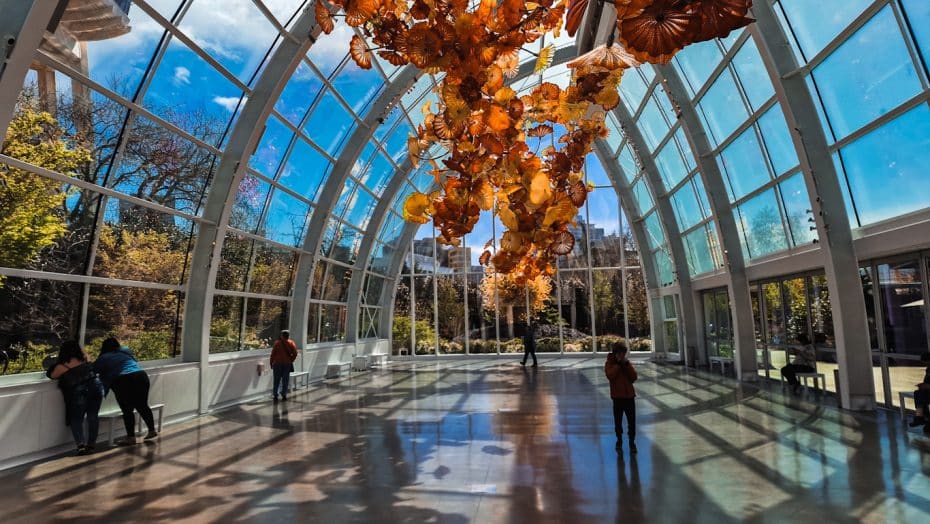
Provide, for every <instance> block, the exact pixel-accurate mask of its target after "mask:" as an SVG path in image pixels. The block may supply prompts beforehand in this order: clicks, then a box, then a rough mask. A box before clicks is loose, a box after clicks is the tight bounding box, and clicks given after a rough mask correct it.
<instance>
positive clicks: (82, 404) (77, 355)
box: [45, 340, 103, 455]
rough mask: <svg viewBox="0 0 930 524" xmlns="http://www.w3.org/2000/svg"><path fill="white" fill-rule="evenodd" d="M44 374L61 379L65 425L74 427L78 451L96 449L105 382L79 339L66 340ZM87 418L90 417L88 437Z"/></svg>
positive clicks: (89, 451)
mask: <svg viewBox="0 0 930 524" xmlns="http://www.w3.org/2000/svg"><path fill="white" fill-rule="evenodd" d="M45 375H46V376H47V377H48V378H50V379H53V380H57V381H58V388H59V389H60V390H61V394H62V395H63V396H64V399H65V424H66V425H68V426H70V427H71V435H72V436H73V437H74V442H75V444H76V445H77V454H78V455H86V454H88V453H91V452H93V451H94V447H95V446H96V443H97V431H98V428H99V427H100V423H99V420H98V418H97V413H98V412H99V411H100V404H101V402H103V384H101V383H100V380H99V379H98V378H97V374H96V373H95V372H94V367H93V364H91V363H90V362H89V359H88V357H87V353H85V352H84V350H83V349H82V348H81V346H80V344H78V343H77V342H75V341H73V340H69V341H67V342H65V343H64V344H62V345H61V349H60V351H59V352H58V358H57V359H55V361H54V362H52V364H51V365H50V366H49V367H48V370H46V372H45ZM84 419H87V435H86V438H85V435H84Z"/></svg>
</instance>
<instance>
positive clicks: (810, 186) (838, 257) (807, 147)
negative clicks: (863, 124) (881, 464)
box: [749, 2, 875, 411]
mask: <svg viewBox="0 0 930 524" xmlns="http://www.w3.org/2000/svg"><path fill="white" fill-rule="evenodd" d="M752 14H753V17H754V18H755V19H756V23H755V24H753V25H751V26H750V27H749V31H750V32H751V34H752V38H753V40H754V41H755V42H756V45H757V46H758V48H759V53H760V54H761V55H762V61H763V62H764V63H765V66H766V69H767V70H768V73H769V76H770V77H771V78H772V84H773V85H774V86H775V95H776V97H777V98H778V101H779V103H780V105H781V108H782V111H783V112H784V114H785V120H786V121H787V123H788V127H789V129H791V130H792V132H791V137H792V139H793V141H794V145H795V148H796V149H797V152H798V158H799V160H800V161H801V171H802V173H803V175H804V183H805V185H806V186H807V192H808V194H809V195H810V205H811V209H812V210H813V211H814V213H813V215H814V221H815V223H816V225H817V235H818V237H819V239H820V248H821V251H822V252H823V258H824V272H825V273H826V277H827V286H828V288H829V290H830V303H831V308H832V310H833V329H834V333H835V336H836V359H837V363H838V364H839V376H840V383H839V390H840V394H841V398H840V402H841V406H842V407H843V408H845V409H852V410H862V411H865V410H872V409H874V408H875V386H874V379H873V375H872V355H871V348H870V347H869V330H868V320H867V318H868V317H867V315H866V310H865V300H864V295H863V292H862V281H861V280H860V276H859V261H858V259H857V258H856V252H855V249H854V246H853V237H852V230H851V226H850V223H849V215H848V214H847V211H846V205H845V203H844V201H843V194H842V191H841V189H840V181H839V177H838V174H837V172H836V168H835V167H834V165H833V159H832V158H831V156H830V152H829V149H828V143H827V137H826V134H825V133H824V130H823V127H822V126H821V124H820V120H819V118H818V116H817V107H816V105H815V103H814V97H813V94H812V93H811V92H810V90H809V88H808V86H807V82H806V78H805V77H806V75H805V74H803V73H799V68H800V64H798V63H797V60H796V58H795V56H794V53H793V52H792V50H791V46H790V44H789V42H788V38H787V36H786V35H785V32H784V30H783V28H782V27H781V24H780V23H779V21H778V17H777V16H776V14H775V11H774V9H773V7H772V6H771V4H770V3H769V2H756V3H755V5H754V6H753V9H752Z"/></svg>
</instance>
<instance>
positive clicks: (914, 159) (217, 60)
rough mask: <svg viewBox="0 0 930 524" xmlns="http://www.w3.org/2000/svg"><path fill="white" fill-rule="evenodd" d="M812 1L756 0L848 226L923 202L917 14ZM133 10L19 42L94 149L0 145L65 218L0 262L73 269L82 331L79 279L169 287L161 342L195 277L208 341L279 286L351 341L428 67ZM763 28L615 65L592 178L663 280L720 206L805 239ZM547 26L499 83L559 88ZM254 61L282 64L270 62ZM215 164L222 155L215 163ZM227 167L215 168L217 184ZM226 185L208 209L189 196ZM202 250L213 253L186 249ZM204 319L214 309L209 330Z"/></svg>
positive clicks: (317, 329) (289, 13)
mask: <svg viewBox="0 0 930 524" xmlns="http://www.w3.org/2000/svg"><path fill="white" fill-rule="evenodd" d="M809 4H810V3H809V2H804V1H801V0H779V1H775V2H772V6H773V8H774V10H775V13H776V15H777V17H778V22H779V24H780V30H781V31H782V32H783V34H784V36H785V37H786V38H787V39H788V41H789V43H790V45H791V46H792V50H793V54H794V57H795V60H796V62H797V68H796V71H795V72H794V73H793V74H794V75H800V76H802V77H803V78H804V79H805V81H806V84H807V86H808V89H809V92H810V93H811V94H812V95H813V97H814V100H815V102H816V105H817V109H818V111H819V120H820V122H821V124H822V129H823V131H824V133H825V134H826V136H827V141H828V149H829V154H830V155H831V157H832V158H833V159H834V164H835V169H836V172H837V175H838V177H839V181H840V187H841V189H842V192H843V197H844V199H845V203H846V209H847V211H848V218H849V221H850V223H851V225H852V227H853V228H860V227H873V228H874V227H881V225H882V224H884V223H886V222H888V221H890V220H898V219H900V217H902V216H905V215H908V214H912V213H919V212H923V211H925V210H926V209H927V208H928V207H930V196H928V193H927V191H925V187H926V180H927V177H926V170H925V166H926V165H928V164H930V80H928V76H930V75H928V65H927V61H928V57H930V29H928V28H930V8H928V7H927V3H926V2H922V1H919V0H876V1H868V0H855V1H847V0H825V1H823V2H820V3H818V4H817V5H816V6H812V5H809ZM818 15H821V16H818ZM129 18H130V20H131V25H132V30H131V31H130V32H129V33H127V34H125V35H123V36H119V37H116V38H112V39H109V40H101V41H95V42H86V43H81V44H79V45H77V46H75V47H73V48H72V49H70V50H68V49H64V48H62V47H60V46H59V47H54V46H51V45H47V46H43V47H42V48H41V49H39V50H38V51H37V53H36V56H35V61H34V63H33V66H32V72H30V74H29V75H28V76H27V78H26V84H25V91H24V92H25V93H26V95H27V96H32V97H33V98H34V99H35V100H37V101H38V103H39V104H41V107H44V108H46V109H50V110H51V112H52V113H54V114H55V115H56V116H57V118H58V119H59V121H60V123H61V125H62V127H63V128H64V133H65V135H66V136H67V137H68V139H69V141H70V143H72V144H83V145H84V146H86V147H87V148H88V149H89V150H90V151H91V153H92V155H93V159H94V160H93V161H92V162H90V165H89V166H88V167H83V168H81V169H78V170H76V171H77V176H75V177H71V176H69V175H66V174H63V173H60V172H58V170H56V169H55V167H54V166H52V167H47V166H43V165H37V164H36V163H34V162H31V161H30V160H29V158H27V157H22V158H15V157H16V155H15V154H11V155H9V156H5V157H3V158H0V160H2V161H3V162H5V163H6V164H8V165H9V166H11V167H15V168H18V169H24V170H26V171H29V172H31V173H32V174H33V175H35V176H38V177H41V178H42V179H46V180H52V181H54V184H55V185H56V187H59V188H67V189H68V192H67V193H66V194H67V198H66V199H65V201H64V202H63V204H62V206H63V211H62V213H63V216H64V215H67V216H68V217H69V218H68V223H67V227H68V231H69V235H70V236H69V238H71V239H73V240H74V241H73V242H71V243H70V244H69V245H68V246H66V248H65V247H62V246H61V245H60V244H61V242H58V243H57V244H56V246H58V247H57V248H56V249H59V251H61V252H56V253H55V254H54V256H52V255H51V254H49V253H50V250H53V249H52V248H51V247H50V248H48V249H46V252H45V253H44V254H40V255H41V256H40V255H36V256H31V257H25V258H23V259H21V260H13V261H12V262H7V263H6V265H7V266H9V267H4V268H0V271H2V274H3V275H6V278H8V279H21V280H23V282H27V281H29V280H30V279H37V280H44V279H50V280H55V281H60V282H70V283H71V284H73V286H72V287H73V288H74V289H78V291H74V289H71V290H64V291H62V293H64V294H66V295H67V294H69V293H70V294H73V295H75V296H74V297H72V298H69V300H70V302H69V304H71V305H75V306H76V307H77V310H79V311H82V312H84V313H83V315H82V317H86V318H82V319H81V320H80V321H79V324H80V331H81V333H82V335H83V336H84V337H85V338H88V337H92V336H94V335H95V334H96V333H98V332H105V331H107V330H109V329H111V328H113V326H110V325H108V324H107V320H106V318H108V317H107V315H106V314H105V312H102V311H97V310H96V309H95V307H96V306H95V305H94V304H95V302H94V301H95V298H94V297H96V296H98V294H99V295H100V296H103V295H104V294H105V291H107V290H109V289H111V288H112V287H114V286H116V287H119V288H133V289H134V288H138V289H142V290H144V294H145V295H146V296H147V297H149V299H153V298H152V297H155V298H157V299H158V300H160V301H169V302H171V303H173V304H175V307H174V309H173V310H172V309H171V308H170V307H166V308H165V313H164V314H163V315H162V316H161V317H159V318H158V319H157V322H156V321H155V320H152V321H153V322H156V323H159V325H163V328H164V331H165V332H167V333H173V334H174V336H173V337H168V338H170V339H171V344H172V348H174V349H172V352H173V353H176V352H177V348H178V347H179V345H180V342H179V338H178V336H177V333H179V332H180V329H181V325H182V319H183V317H184V304H185V300H187V299H188V297H189V296H190V293H191V291H192V290H193V287H191V285H190V282H191V280H192V279H193V280H200V279H207V281H208V285H207V291H206V293H207V294H206V295H205V296H206V297H207V298H208V299H212V300H213V309H214V322H213V324H215V325H214V327H213V328H211V343H212V342H215V343H216V347H211V350H214V351H223V350H226V349H229V348H238V347H260V346H262V345H265V344H266V342H267V341H266V339H267V336H266V334H267V332H269V328H268V326H270V325H272V324H274V323H277V324H282V323H287V322H285V321H282V319H286V318H288V317H289V316H291V315H292V314H294V313H293V312H294V311H304V306H303V305H299V304H294V303H293V302H294V299H295V297H305V298H306V302H307V303H308V304H311V305H310V306H308V307H309V312H307V318H308V320H307V325H308V326H309V333H310V335H309V339H310V340H311V341H313V340H319V341H326V340H343V339H346V338H348V339H350V340H351V339H353V338H354V337H355V333H348V334H347V333H346V332H345V329H346V328H345V326H346V325H348V326H349V329H351V328H352V326H354V324H353V321H351V320H350V321H348V322H346V321H345V319H346V318H350V319H351V318H357V317H358V316H359V308H361V307H362V306H365V307H368V308H372V307H374V308H377V307H382V306H384V305H385V304H387V302H386V301H387V300H389V298H387V297H389V295H390V290H391V289H393V287H392V286H393V282H394V281H395V280H396V279H397V275H398V273H399V272H400V271H401V270H402V265H403V264H402V263H400V262H398V261H399V260H400V259H401V258H402V257H403V256H404V255H405V253H406V252H407V251H408V249H409V243H410V241H411V239H412V238H413V237H414V236H415V235H416V233H415V231H414V230H415V228H414V227H413V226H412V225H409V224H406V223H405V222H404V221H403V220H402V218H401V212H400V208H401V206H402V203H403V200H404V198H405V197H406V195H408V194H410V193H411V192H413V191H428V190H429V189H430V188H431V187H432V185H433V184H434V180H433V177H432V175H431V174H430V172H429V166H428V165H423V166H420V167H419V168H418V169H412V168H411V166H410V164H409V161H408V160H407V153H406V139H407V137H408V136H409V135H410V133H411V131H412V130H413V129H415V128H416V126H417V125H418V123H419V122H421V121H422V118H423V114H422V112H421V110H420V108H421V107H422V105H423V103H424V102H425V101H426V100H429V99H430V98H431V97H435V95H434V94H433V93H432V91H431V90H432V88H433V86H434V85H435V82H436V79H435V78H433V77H432V76H429V75H418V74H416V73H415V72H414V71H412V70H411V69H406V68H396V67H393V66H391V65H390V64H386V63H384V62H382V61H380V59H378V60H377V61H376V63H375V66H374V67H373V69H372V70H370V71H364V70H360V69H359V68H358V67H357V66H356V65H355V64H354V62H353V61H352V60H351V59H349V57H348V54H347V50H348V41H349V39H350V38H351V36H352V35H353V32H352V30H351V28H348V27H346V26H345V25H344V24H339V25H337V29H336V31H335V32H334V33H333V34H331V35H321V34H319V35H318V34H317V33H318V30H316V29H315V28H314V25H315V24H314V23H313V22H312V2H306V1H300V0H223V1H219V0H137V1H135V2H133V3H132V6H131V8H130V11H129ZM308 28H309V29H308ZM308 33H310V34H311V35H312V36H309V37H308ZM771 36H772V35H765V34H762V33H761V32H760V30H759V28H758V26H750V27H749V28H746V29H744V30H741V31H736V32H734V33H732V34H731V35H730V36H729V37H728V38H726V39H723V40H715V41H709V42H704V43H701V44H697V45H693V46H690V47H688V48H687V49H685V50H684V51H682V52H681V53H680V54H679V55H678V56H676V58H675V59H674V60H673V61H672V63H671V64H669V65H668V66H663V67H657V68H654V67H651V66H648V67H642V68H640V69H637V70H630V71H628V73H627V74H626V76H625V77H624V80H623V82H622V85H621V87H620V92H621V99H622V104H621V107H620V108H618V109H617V110H615V111H613V112H612V113H611V114H610V115H609V116H608V125H609V127H610V128H611V131H612V132H611V135H610V137H608V138H607V139H606V140H605V143H604V144H603V147H602V150H603V151H606V152H607V154H606V155H604V156H603V157H602V159H603V160H604V162H605V165H604V166H603V168H602V169H601V170H600V171H599V172H602V173H604V176H605V179H604V183H603V184H601V183H598V185H604V186H605V187H608V186H613V187H615V188H618V189H619V190H622V191H628V192H629V195H630V200H629V201H627V202H626V203H625V204H624V206H625V212H626V213H627V214H628V217H629V219H630V227H632V228H633V229H634V230H636V231H637V232H638V234H641V235H642V237H641V238H643V239H645V245H641V246H640V249H641V250H642V252H643V264H644V265H650V267H651V268H652V270H653V271H654V274H655V275H656V283H655V284H656V285H658V286H660V287H661V286H674V285H675V284H676V283H678V282H680V281H681V280H682V279H686V280H690V279H693V278H695V277H702V276H706V275H711V274H714V273H724V272H725V266H726V263H727V261H726V257H725V251H726V248H725V246H726V245H728V244H727V242H724V240H726V239H725V238H723V237H722V236H721V235H724V234H728V233H726V230H725V227H724V226H723V225H721V223H720V220H719V217H718V216H716V215H715V213H722V212H723V213H728V214H732V219H733V221H734V222H735V223H736V232H737V234H738V239H732V241H733V242H734V244H732V245H734V246H735V245H737V244H736V242H738V245H739V246H740V248H741V251H742V255H743V258H744V259H745V260H746V261H747V263H748V264H750V265H751V264H755V263H760V264H761V263H765V262H766V261H768V260H771V259H772V258H773V257H777V256H781V255H784V254H785V253H794V252H801V251H806V250H810V249H814V247H813V246H814V245H815V243H816V242H817V240H818V239H817V234H816V229H815V228H812V227H811V224H810V219H812V215H811V213H812V212H811V211H810V210H811V209H812V208H813V206H812V204H811V198H810V196H809V195H808V190H809V188H810V187H811V186H810V183H809V180H808V178H809V177H808V173H807V171H806V170H809V167H808V166H807V161H806V160H805V157H804V154H805V152H804V150H803V148H802V146H801V145H800V143H799V142H798V139H797V136H793V134H792V133H791V132H790V130H789V126H788V124H787V120H786V115H787V114H788V113H787V111H788V109H787V108H786V107H785V104H786V100H788V99H789V97H791V96H792V94H791V93H790V92H787V91H786V90H785V88H784V85H783V82H782V81H780V80H779V76H778V75H777V74H775V73H774V71H775V65H774V63H773V59H772V58H771V56H770V54H769V53H768V51H767V50H766V46H768V45H772V42H774V40H773V39H772V38H771ZM549 43H550V42H543V41H540V42H538V43H536V44H535V45H536V46H537V49H536V50H535V51H538V46H540V45H546V44H549ZM551 43H554V44H555V45H556V47H558V48H560V49H563V50H565V51H563V53H562V55H561V56H560V58H558V59H557V60H556V63H555V64H554V65H553V66H552V67H550V68H549V69H547V70H545V71H544V72H543V73H542V74H541V75H525V76H522V77H519V78H518V79H516V80H515V81H514V84H513V85H514V87H515V89H517V90H518V91H522V90H526V89H530V88H532V86H533V85H535V84H537V83H538V82H540V81H554V82H556V83H562V84H564V83H567V82H568V78H569V77H568V70H567V69H566V68H565V66H564V61H565V60H566V59H567V58H569V57H570V56H572V55H573V49H574V48H573V47H571V46H572V44H573V43H574V42H573V40H572V39H569V38H567V37H565V36H564V35H563V36H562V37H561V38H558V39H556V40H555V42H551ZM292 49H296V50H297V52H296V54H295V53H294V52H292V51H291V50H292ZM530 51H534V50H530ZM568 51H571V52H568ZM523 58H524V59H525V60H526V61H527V63H530V62H532V59H533V56H532V54H531V53H529V52H524V53H523ZM274 68H279V69H274ZM280 68H283V69H280ZM272 69H273V70H275V71H278V70H286V71H287V75H286V76H284V77H277V78H270V77H269V76H268V75H269V74H270V73H268V71H269V70H272ZM263 82H264V83H263ZM676 82H677V83H676ZM268 86H274V87H273V88H271V89H269V88H268ZM676 86H683V88H679V87H676ZM249 106H254V107H258V108H260V110H257V111H255V112H254V113H249V112H247V111H246V108H247V107H249ZM78 107H83V108H90V109H91V113H89V115H90V116H87V115H86V114H84V113H81V112H80V111H77V110H75V109H74V108H78ZM4 109H6V108H4ZM683 110H693V111H694V112H695V113H696V114H697V116H698V119H699V122H700V129H694V128H691V129H689V128H688V127H687V126H686V125H685V124H684V123H683V119H682V118H681V114H682V111H683ZM253 115H260V116H253ZM243 119H245V120H243ZM237 129H241V130H243V131H242V132H244V133H245V132H248V134H251V138H252V139H251V141H250V143H249V147H250V148H251V149H249V150H244V149H243V148H242V144H239V143H238V142H237V143H235V144H233V143H232V142H231V137H232V136H233V134H234V131H236V130H237ZM705 138H706V141H705ZM705 143H706V144H709V146H708V147H709V149H707V150H704V149H706V147H705V146H704V144H705ZM698 146H699V147H700V149H699V150H698V149H696V147H698ZM436 153H437V154H439V153H440V152H439V151H437V152H436ZM10 157H13V158H10ZM593 158H594V156H592V159H593ZM592 161H593V160H592ZM224 162H226V163H224ZM224 165H229V166H235V167H230V169H231V170H232V171H230V172H228V173H226V172H224V171H223V169H224V168H222V167H221V166H224ZM708 169H711V170H715V171H719V174H720V177H721V179H722V181H723V187H707V184H708V183H709V182H708V181H711V180H716V179H715V178H714V177H713V176H711V174H709V173H707V172H705V171H706V170H708ZM233 171H234V172H233ZM589 176H593V175H589ZM598 176H600V175H598ZM613 177H616V179H613ZM227 180H228V181H232V184H234V185H233V186H231V187H219V186H218V184H219V182H218V181H224V183H225V181H227ZM714 186H716V184H714ZM226 191H229V192H230V196H229V198H228V199H226V201H225V204H223V205H222V206H220V207H221V208H222V210H221V211H217V210H219V209H220V207H218V208H217V209H216V210H212V209H210V208H209V206H207V202H208V200H209V199H210V196H211V194H225V193H224V192H226ZM709 194H710V195H713V196H714V197H715V198H710V197H709V196H708V195H709ZM215 198H218V197H215ZM382 201H385V203H384V204H381V202H382ZM220 203H222V200H221V201H220ZM727 222H728V223H729V217H728V218H727ZM140 224H142V225H145V226H146V227H148V228H149V230H152V231H155V232H157V233H158V234H159V235H164V236H165V239H163V240H161V241H160V242H161V244H159V243H158V242H155V241H153V240H151V239H149V245H150V249H153V250H156V251H158V250H159V249H160V250H161V251H163V252H169V253H172V254H177V262H178V263H177V264H175V265H174V266H172V267H171V268H159V269H158V270H154V269H153V270H152V271H142V272H139V271H131V270H130V269H131V268H130V267H129V266H127V265H126V264H123V263H120V262H119V261H120V260H121V259H120V257H121V256H129V255H130V253H129V249H130V247H134V248H137V247H138V245H136V246H133V243H134V242H135V243H136V244H140V243H143V240H140V239H141V238H142V236H141V233H140V231H143V230H145V228H144V227H142V226H140ZM203 231H208V232H209V236H208V237H203V238H201V232H203ZM108 235H110V236H113V235H117V237H113V238H116V240H113V238H110V237H109V236H108ZM119 235H123V236H122V237H118V236H119ZM126 235H130V236H126ZM131 235H136V236H135V237H132V236H131ZM213 235H216V236H217V237H216V238H213ZM120 238H121V239H122V240H120ZM159 238H160V237H159ZM214 243H216V245H215V246H214ZM211 250H215V253H216V254H218V255H219V256H218V257H217V258H216V260H213V259H210V258H209V257H208V258H204V259H201V258H198V256H200V255H197V253H203V254H209V253H210V251H211ZM731 256H732V253H731ZM43 257H45V258H43ZM201 260H207V261H208V262H207V263H206V266H203V265H199V264H200V262H199V261H201ZM683 272H686V273H687V274H682V273H683ZM298 279H305V280H298ZM353 282H354V284H353ZM23 285H25V284H23ZM62 286H64V284H62ZM82 286H84V287H87V288H88V291H87V292H86V293H83V292H80V289H81V288H82ZM65 287H66V286H65ZM198 289H199V288H198ZM171 311H174V313H173V314H172V313H171ZM218 319H219V320H223V322H225V323H226V324H228V325H229V326H232V327H231V328H230V329H229V330H227V331H223V333H222V334H221V331H222V330H221V329H220V328H219V327H216V326H218V325H219V324H218V323H217V320H218ZM95 322H96V323H97V324H95ZM290 325H291V326H294V322H293V321H292V322H290ZM333 325H335V326H337V327H332V326H333ZM338 326H342V327H341V328H340V327H338ZM381 331H382V332H381V334H382V335H383V333H384V332H383V329H382V330H381ZM368 334H372V333H368Z"/></svg>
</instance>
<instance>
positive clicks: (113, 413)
mask: <svg viewBox="0 0 930 524" xmlns="http://www.w3.org/2000/svg"><path fill="white" fill-rule="evenodd" d="M149 407H150V408H152V415H156V413H157V415H156V417H157V418H156V419H155V427H156V428H157V430H156V431H158V432H159V433H161V423H162V420H163V419H164V415H165V405H164V404H152V405H151V406H149ZM97 416H98V418H99V419H100V420H101V421H103V420H106V421H107V422H109V426H107V444H111V445H112V444H113V424H114V422H115V421H117V420H119V421H122V420H123V412H122V411H120V409H119V408H117V409H115V410H110V411H104V412H103V413H100V414H99V415H97ZM133 416H134V417H135V419H136V421H135V425H136V434H139V433H142V417H140V416H139V413H138V412H135V411H134V412H133Z"/></svg>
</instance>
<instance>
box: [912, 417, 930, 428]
mask: <svg viewBox="0 0 930 524" xmlns="http://www.w3.org/2000/svg"><path fill="white" fill-rule="evenodd" d="M925 424H927V419H925V418H923V417H914V420H912V421H911V423H910V424H908V425H909V426H911V427H912V428H916V427H917V426H923V425H925Z"/></svg>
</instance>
